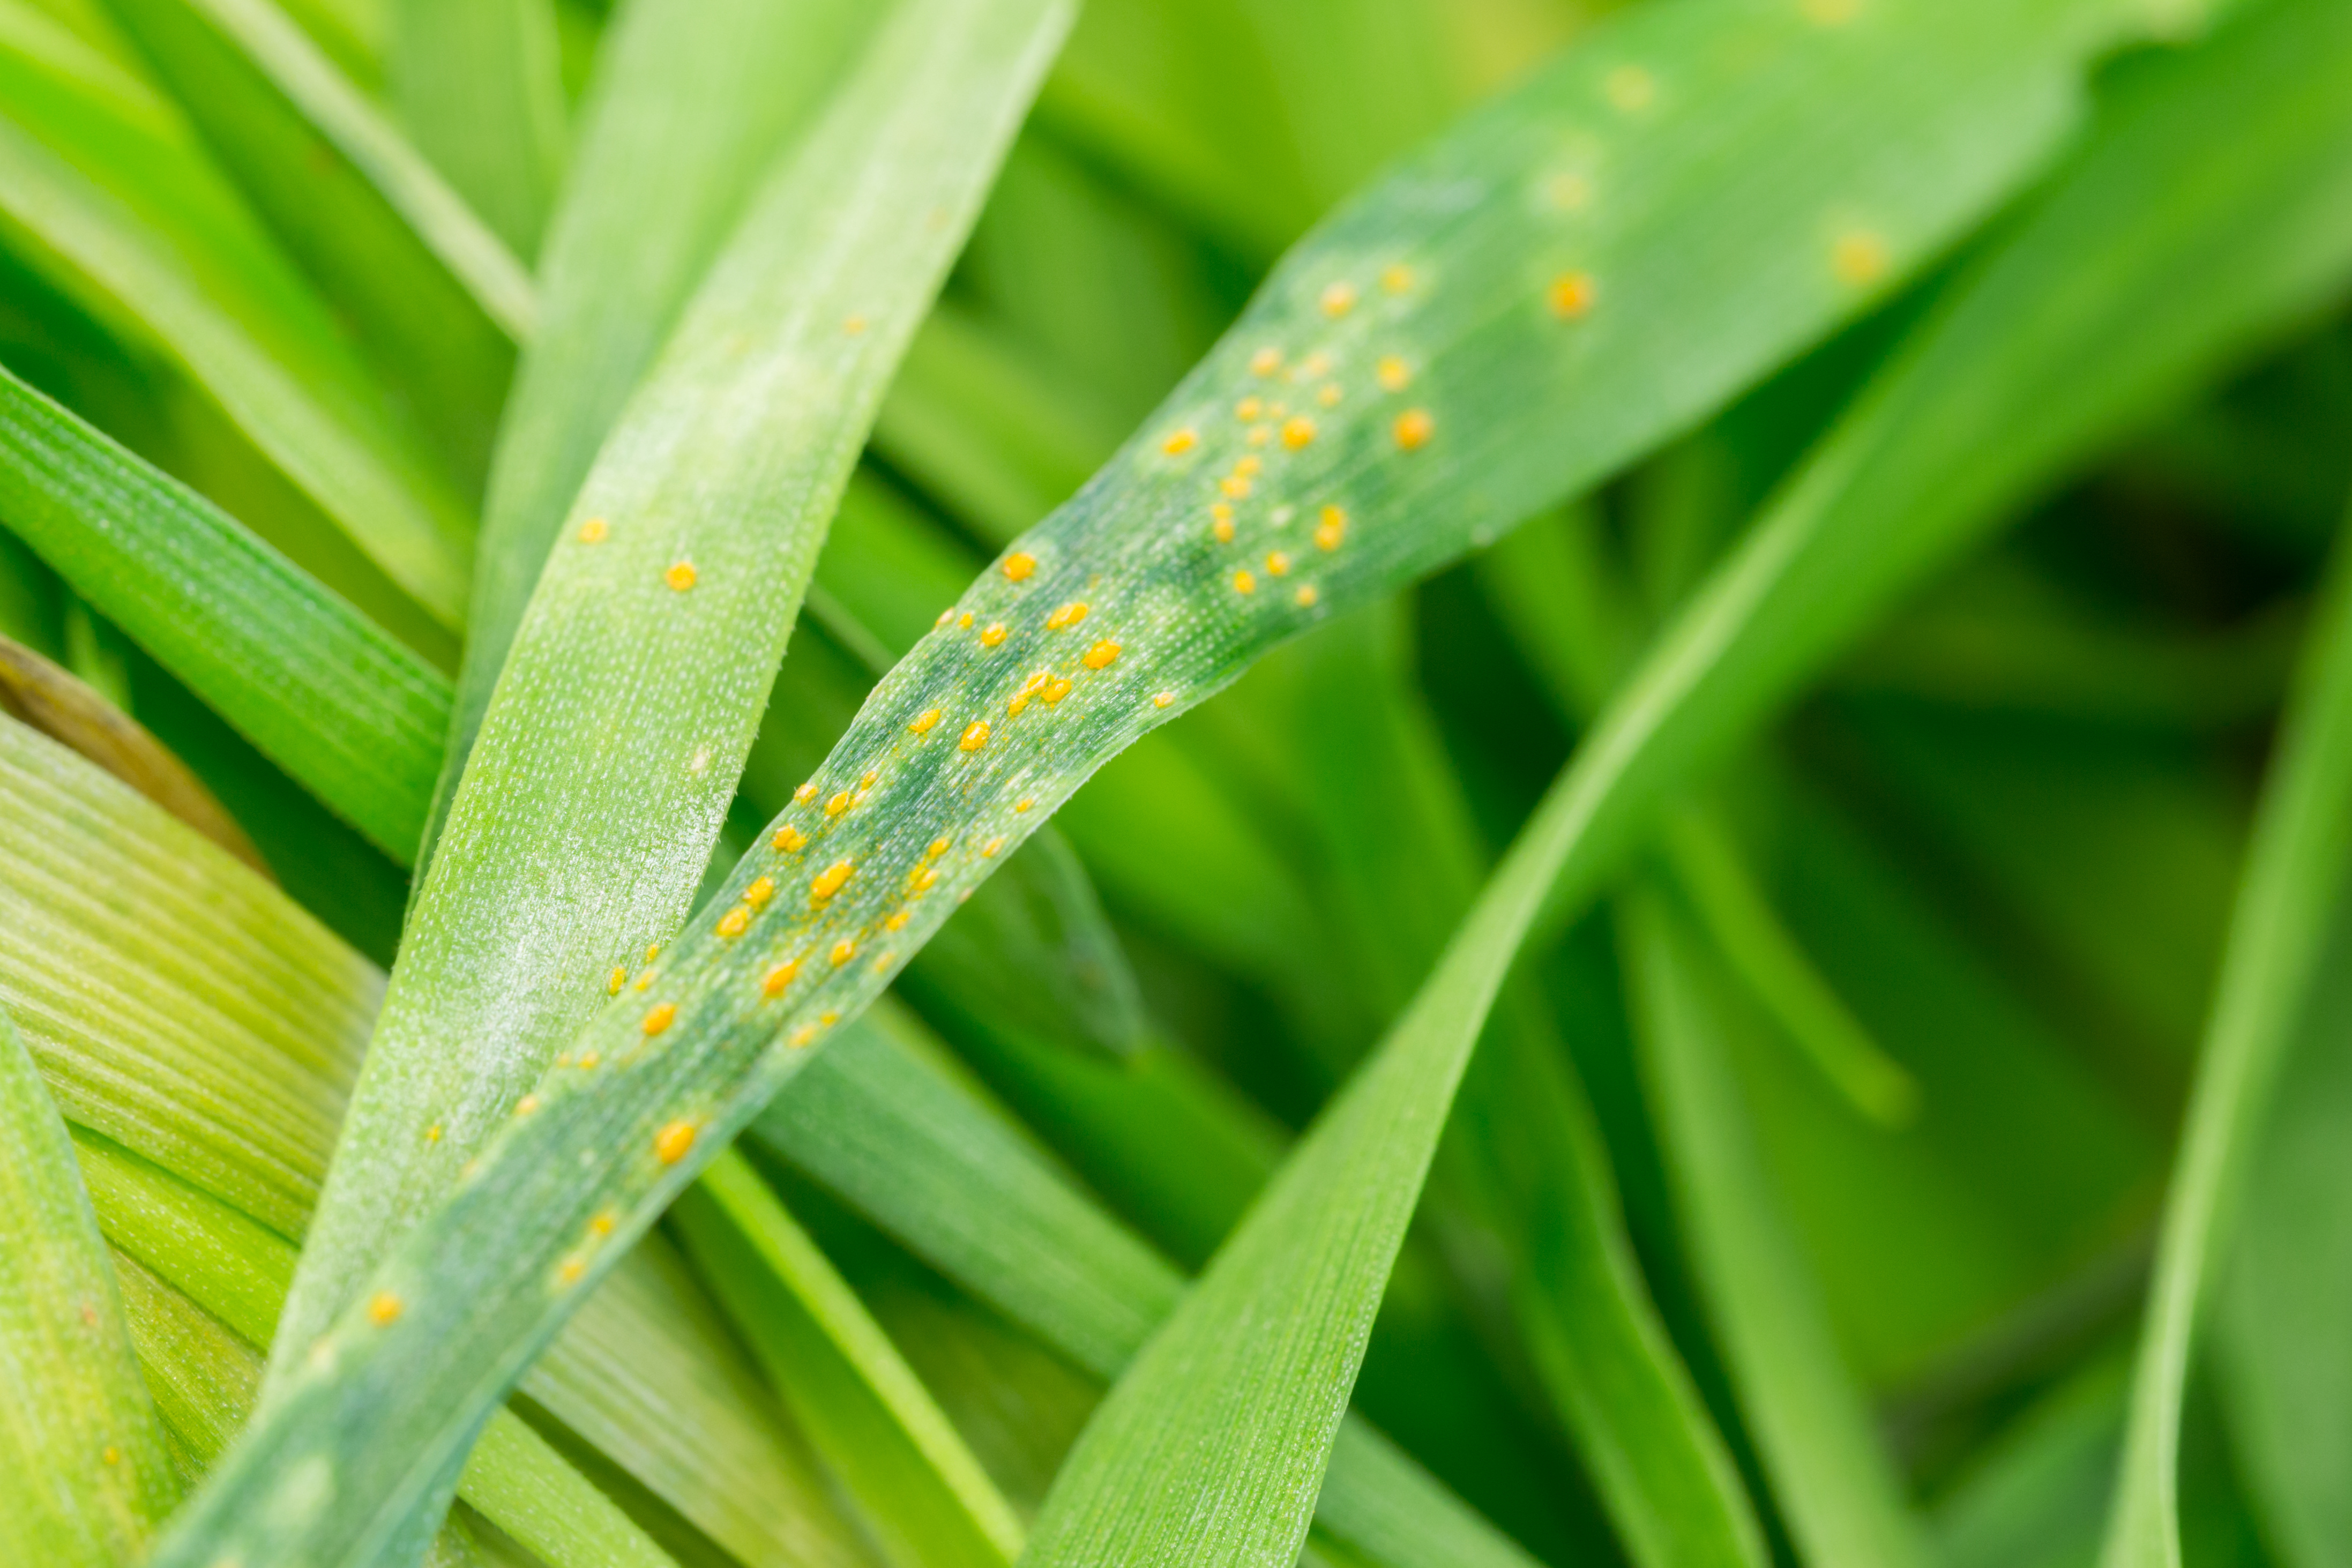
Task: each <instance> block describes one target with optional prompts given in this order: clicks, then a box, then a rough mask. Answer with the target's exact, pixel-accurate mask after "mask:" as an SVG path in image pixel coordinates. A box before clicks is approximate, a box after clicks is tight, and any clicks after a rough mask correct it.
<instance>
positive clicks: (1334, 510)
mask: <svg viewBox="0 0 2352 1568" xmlns="http://www.w3.org/2000/svg"><path fill="white" fill-rule="evenodd" d="M1347 537H1348V514H1347V513H1346V512H1345V511H1342V510H1340V509H1339V508H1338V507H1336V506H1327V507H1325V508H1324V509H1323V515H1322V516H1321V518H1320V519H1319V520H1318V521H1317V522H1316V524H1315V545H1316V548H1317V549H1318V550H1337V549H1339V546H1340V544H1341V543H1342V542H1344V541H1345V540H1346V539H1347Z"/></svg>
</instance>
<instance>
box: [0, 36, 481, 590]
mask: <svg viewBox="0 0 2352 1568" xmlns="http://www.w3.org/2000/svg"><path fill="white" fill-rule="evenodd" d="M0 104H5V106H6V109H7V113H6V115H5V117H0V168H5V178H0V214H5V217H6V230H7V237H8V240H9V243H10V244H11V246H12V247H15V248H16V249H18V250H19V251H20V252H21V253H22V254H24V255H25V256H26V259H27V260H28V261H29V262H31V263H32V264H33V265H34V266H35V267H36V268H38V269H40V270H41V271H42V272H43V273H44V274H46V275H47V276H48V277H50V278H51V279H53V280H54V281H55V282H56V283H57V285H58V287H59V288H60V289H63V290H64V291H65V292H67V293H68V294H69V295H71V296H73V297H75V298H76V299H78V300H82V301H83V302H84V303H85V304H86V305H87V306H88V307H89V309H90V310H92V311H93V313H95V314H96V315H97V316H98V317H99V318H100V320H102V321H106V322H107V323H108V324H109V325H110V328H112V329H113V330H115V331H117V332H118V333H121V334H126V335H128V336H129V337H130V338H131V340H132V341H133V342H142V343H152V346H153V347H154V348H155V349H156V350H158V351H160V352H161V353H162V354H163V356H164V357H165V358H166V359H167V360H168V361H170V362H172V363H174V364H176V365H177V366H178V367H179V368H180V369H181V370H183V371H184V372H185V374H187V376H188V377H189V379H190V380H191V381H193V382H194V384H196V385H198V386H200V387H202V388H203V389H204V391H205V393H206V394H207V395H209V396H211V397H212V398H213V399H214V400H215V402H217V403H218V405H220V407H221V409H222V410H223V411H224V412H225V413H226V415H227V416H228V417H229V418H230V419H231V420H232V421H233V422H234V423H235V424H236V426H237V428H238V429H239V430H241V431H242V432H243V433H244V434H245V435H246V437H247V438H248V439H250V440H251V441H252V443H253V444H254V446H255V447H257V449H259V450H260V451H261V452H262V453H263V454H264V455H265V456H266V457H267V458H268V459H269V461H270V462H271V463H273V464H275V465H276V466H277V468H278V469H279V470H281V471H282V472H283V473H284V474H285V475H286V477H287V478H288V479H290V480H292V481H293V483H294V484H295V486H296V487H297V488H298V489H301V490H302V491H303V492H304V493H305V494H306V495H308V496H309V497H310V499H311V500H314V501H316V502H317V503H318V505H319V506H320V510H323V511H325V512H326V513H327V515H328V516H329V517H331V519H333V520H334V521H335V522H336V524H337V525H338V526H340V527H341V529H342V530H343V531H344V532H345V533H347V534H348V535H350V537H351V539H352V542H353V543H354V544H356V545H357V546H358V547H359V548H360V549H361V550H362V551H363V552H366V554H367V555H368V556H369V557H370V559H372V560H373V562H374V563H376V564H377V565H378V566H380V567H382V568H383V571H384V573H385V574H386V575H387V576H389V577H390V578H391V579H392V580H393V581H394V583H396V584H399V585H400V586H401V588H403V589H404V591H406V592H407V593H408V594H409V595H412V596H413V597H415V600H416V602H417V603H418V604H419V605H422V606H423V607H424V608H425V610H426V611H427V612H429V613H430V614H431V615H432V616H435V618H436V619H437V620H438V621H440V622H441V624H443V625H445V626H457V625H458V624H459V622H460V621H461V620H462V618H463V616H464V614H465V598H466V578H467V550H468V548H469V543H470V536H471V532H472V528H471V523H470V521H469V519H468V518H467V513H466V509H465V508H464V507H463V506H462V505H461V504H460V503H459V502H458V501H457V498H456V496H455V495H454V494H453V493H452V491H451V490H450V489H449V487H448V485H447V484H446V482H445V481H444V480H443V479H440V478H439V477H438V475H437V474H436V472H435V469H434V467H433V465H432V464H431V463H430V462H429V461H428V460H427V459H426V458H425V455H424V454H423V452H422V450H421V448H420V447H419V445H418V443H417V442H416V441H415V440H414V439H412V438H411V437H408V436H407V435H406V433H405V429H404V426H402V425H401V424H400V423H399V421H398V420H397V419H396V417H395V416H394V414H393V412H392V410H391V406H390V405H389V403H388V402H387V400H386V399H385V397H384V396H383V394H382V393H381V392H380V391H378V389H377V388H376V386H375V384H374V383H373V379H372V378H371V376H370V375H369V374H368V372H367V370H366V369H365V368H364V367H363V366H362V364H361V363H360V361H359V359H358V358H357V356H356V355H355V353H353V352H352V350H351V349H350V348H349V347H347V346H346V344H345V343H344V341H343V339H342V337H341V333H340V331H339V330H338V329H337V327H336V326H335V324H334V321H333V320H332V318H331V315H330V314H329V311H328V310H327V307H326V306H325V304H324V303H323V302H321V301H320V300H319V298H318V297H317V295H316V294H314V293H313V292H312V290H311V289H310V285H309V284H308V282H306V281H305V279H303V278H302V276H301V275H300V274H299V272H297V271H296V270H295V268H294V267H293V264H292V263H291V262H290V261H289V260H288V259H287V258H286V257H285V256H284V255H283V254H282V253H281V252H280V251H279V250H278V248H277V247H276V244H275V242H274V241H273V240H272V239H271V238H270V237H269V236H268V234H266V233H265V232H263V231H262V229H261V228H260V226H258V224H257V220H256V219H255V218H254V216H253V215H252V214H251V213H250V212H249V211H248V209H247V207H246V205H244V203H243V202H242V201H241V200H240V198H239V197H238V196H237V195H236V192H235V191H234V190H232V189H231V188H230V187H229V186H228V185H227V184H226V183H225V182H224V180H223V179H222V177H221V176H220V174H218V173H217V172H216V171H215V168H214V167H213V165H212V164H211V163H210V162H209V161H208V160H207V159H206V158H205V154H204V153H203V151H202V149H201V148H199V147H198V146H197V145H196V144H195V143H194V140H193V139H192V136H191V133H190V132H188V130H187V129H186V127H185V126H184V124H182V123H181V121H179V120H178V119H177V118H176V117H175V116H174V115H173V113H172V111H171V110H170V108H169V106H168V105H166V104H164V103H163V102H162V101H161V100H158V99H157V98H156V97H155V96H154V95H153V93H152V91H150V89H147V88H146V87H145V86H144V85H143V84H142V83H141V82H140V81H138V80H137V79H134V78H132V77H131V76H129V75H127V74H126V73H125V72H123V71H122V69H121V68H119V67H117V66H115V65H114V64H113V63H112V62H110V61H109V60H107V59H106V58H103V57H101V56H99V55H97V54H95V53H93V52H91V51H89V49H87V48H86V47H84V46H82V45H80V44H79V42H77V41H76V40H74V39H73V38H72V37H70V36H69V35H66V34H63V33H61V32H58V31H57V30H55V28H54V26H53V25H52V24H49V23H47V21H46V20H45V19H44V18H42V17H40V16H37V15H36V14H33V13H30V12H28V11H26V9H25V8H24V7H23V6H22V5H21V4H18V3H16V0H11V3H10V4H9V5H5V6H0Z"/></svg>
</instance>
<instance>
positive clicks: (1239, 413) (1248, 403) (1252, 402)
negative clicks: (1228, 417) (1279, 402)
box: [1234, 397, 1265, 424]
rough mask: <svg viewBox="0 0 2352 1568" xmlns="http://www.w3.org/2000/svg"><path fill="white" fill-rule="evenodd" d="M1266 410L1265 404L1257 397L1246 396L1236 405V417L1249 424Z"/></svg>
mask: <svg viewBox="0 0 2352 1568" xmlns="http://www.w3.org/2000/svg"><path fill="white" fill-rule="evenodd" d="M1264 412H1265V404H1263V403H1261V402H1259V401H1258V400H1257V399H1256V398H1255V397H1244V398H1243V399H1242V400H1241V401H1240V402H1239V403H1236V404H1234V418H1236V419H1238V420H1240V421H1242V422H1243V423H1244V424H1247V423H1249V422H1250V421H1252V420H1254V419H1255V418H1256V417H1257V416H1259V415H1260V414H1263V413H1264Z"/></svg>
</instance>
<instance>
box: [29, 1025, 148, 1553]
mask: <svg viewBox="0 0 2352 1568" xmlns="http://www.w3.org/2000/svg"><path fill="white" fill-rule="evenodd" d="M0 1379H5V1384H6V1386H5V1390H0V1445H5V1453H0V1522H5V1529H6V1533H7V1537H8V1540H9V1542H11V1544H12V1546H13V1547H14V1548H15V1549H16V1550H18V1551H21V1552H25V1553H26V1554H27V1556H26V1561H33V1560H38V1561H39V1562H41V1563H55V1564H57V1565H58V1568H126V1565H127V1564H130V1563H135V1562H137V1561H139V1559H140V1558H141V1557H142V1555H143V1554H144V1553H145V1552H146V1549H147V1545H148V1542H149V1538H150V1537H151V1536H152V1534H153V1532H154V1531H155V1530H156V1529H157V1528H158V1527H159V1526H160V1525H161V1524H162V1522H163V1518H164V1516H165V1515H167V1514H169V1513H170V1512H171V1510H172V1507H173V1504H174V1503H175V1502H177V1501H178V1500H179V1491H180V1488H179V1478H178V1477H177V1476H176V1475H174V1474H173V1468H172V1460H171V1456H170V1454H169V1453H168V1452H167V1451H166V1450H165V1448H164V1446H163V1428H162V1426H159V1425H158V1424H157V1421H156V1417H155V1405H154V1402H153V1400H152V1398H151V1397H150V1396H149V1394H148V1393H147V1387H146V1384H143V1383H142V1382H141V1381H140V1377H139V1363H138V1362H137V1360H136V1359H135V1358H134V1356H133V1355H132V1352H131V1339H130V1333H129V1331H128V1329H127V1328H126V1327H125V1325H124V1323H123V1318H122V1300H121V1296H120V1294H119V1293H118V1292H117V1289H116V1287H115V1281H114V1271H113V1269H112V1268H111V1266H110V1263H109V1261H108V1259H107V1256H106V1247H105V1244H104V1243H103V1242H102V1241H100V1239H99V1233H98V1221H97V1218H96V1217H95V1216H94V1215H91V1213H90V1210H89V1197H88V1196H87V1195H86V1194H84V1193H83V1191H82V1185H81V1178H80V1176H79V1173H77V1172H76V1170H75V1168H74V1160H73V1144H72V1143H71V1142H70V1141H69V1140H68V1138H67V1136H66V1128H65V1123H64V1122H63V1121H60V1120H58V1112H57V1107H56V1106H55V1104H54V1103H53V1102H52V1101H51V1100H50V1099H49V1096H48V1091H47V1089H44V1088H43V1087H42V1085H41V1075H40V1073H39V1071H38V1070H37V1069H36V1068H35V1067H34V1066H33V1058H32V1056H31V1055H30V1053H28V1052H27V1051H26V1049H25V1044H24V1042H23V1041H22V1040H21V1039H19V1038H18V1037H17V1035H16V1026H15V1025H14V1024H12V1023H10V1022H9V1019H8V1015H7V1013H6V1012H5V1010H0Z"/></svg>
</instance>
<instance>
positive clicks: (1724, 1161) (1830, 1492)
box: [1623, 891, 1927, 1568]
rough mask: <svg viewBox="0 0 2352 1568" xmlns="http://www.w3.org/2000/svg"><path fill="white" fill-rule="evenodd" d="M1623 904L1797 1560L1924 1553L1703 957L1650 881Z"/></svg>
mask: <svg viewBox="0 0 2352 1568" xmlns="http://www.w3.org/2000/svg"><path fill="white" fill-rule="evenodd" d="M1623 919H1624V922H1625V929H1624V938H1623V940H1624V943H1625V948H1626V961H1627V969H1628V971H1629V973H1630V974H1631V976H1632V980H1633V991H1634V994H1635V996H1636V997H1637V998H1638V1005H1637V1006H1636V1009H1635V1011H1636V1015H1637V1019H1638V1023H1639V1025H1640V1027H1639V1030H1638V1035H1639V1037H1640V1039H1641V1044H1642V1050H1643V1077H1644V1079H1645V1087H1646V1089H1647V1090H1648V1092H1649V1096H1650V1098H1651V1100H1652V1102H1653V1104H1654V1116H1655V1118H1656V1120H1657V1122H1658V1126H1659V1134H1660V1142H1661V1143H1663V1144H1664V1151H1665V1154H1666V1161H1667V1168H1668V1171H1669V1173H1670V1175H1671V1176H1672V1177H1673V1179H1674V1184H1675V1189H1676V1192H1675V1196H1676V1198H1677V1205H1676V1207H1677V1211H1678V1214H1679V1215H1680V1217H1681V1220H1682V1224H1683V1227H1684V1232H1685V1236H1686V1237H1687V1245H1688V1247H1689V1251H1690V1255H1691V1257H1692V1259H1693V1262H1694V1264H1695V1266H1696V1269H1697V1272H1698V1274H1699V1278H1700V1283H1701V1286H1702V1289H1703V1290H1704V1293H1705V1296H1706V1303H1707V1306H1708V1308H1709V1316H1710V1318H1711V1320H1712V1321H1713V1322H1714V1325H1715V1329H1716V1334H1717V1341H1718V1342H1719V1343H1721V1345H1722V1346H1723V1349H1724V1354H1725V1359H1726V1360H1727V1363H1728V1364H1729V1369H1730V1372H1731V1376H1732V1379H1733V1383H1734V1385H1735V1386H1736V1387H1737V1389H1738V1394H1739V1403H1740V1408H1741V1410H1742V1411H1743V1412H1744V1413H1745V1415H1747V1418H1748V1427H1749V1429H1750V1430H1751V1431H1752V1432H1753V1433H1754V1435H1755V1439H1756V1445H1757V1448H1758V1451H1759V1455H1760V1457H1761V1458H1762V1460H1763V1463H1764V1466H1765V1470H1766V1473H1767V1474H1768V1475H1769V1476H1770V1477H1771V1479H1772V1483H1773V1495H1774V1497H1775V1498H1776V1499H1777V1500H1778V1501H1779V1504H1780V1510H1781V1515H1782V1517H1783V1518H1785V1519H1786V1520H1787V1521H1788V1523H1789V1530H1790V1534H1791V1536H1792V1537H1793V1538H1794V1539H1795V1542H1796V1543H1797V1547H1798V1550H1799V1552H1800V1553H1801V1555H1802V1557H1803V1559H1804V1561H1806V1562H1808V1563H1820V1564H1822V1565H1823V1568H1832V1565H1844V1564H1852V1565H1853V1568H1860V1565H1862V1564H1864V1563H1869V1564H1873V1565H1874V1568H1904V1565H1906V1564H1924V1563H1927V1547H1926V1542H1924V1540H1923V1539H1922V1538H1921V1536H1920V1533H1919V1531H1918V1528H1917V1526H1916V1523H1915V1522H1914V1521H1912V1519H1911V1518H1910V1516H1909V1514H1908V1512H1907V1510H1906V1508H1905V1505H1904V1501H1903V1489H1902V1480H1901V1478H1900V1477H1899V1476H1897V1475H1896V1473H1895V1467H1894V1461H1893V1459H1892V1458H1891V1457H1890V1456H1889V1455H1888V1454H1887V1452H1886V1450H1885V1447H1883V1446H1882V1444H1881V1443H1880V1441H1879V1438H1878V1434H1877V1432H1876V1430H1875V1429H1874V1426H1873V1424H1872V1421H1871V1415H1870V1406H1869V1402H1868V1400H1867V1399H1866V1398H1865V1396H1864V1394H1863V1391H1862V1389H1861V1387H1860V1386H1859V1384H1857V1383H1856V1382H1855V1380H1854V1378H1853V1373H1851V1371H1849V1370H1848V1368H1847V1367H1846V1365H1845V1363H1844V1362H1843V1359H1842V1357H1841V1355H1840V1353H1839V1351H1838V1347H1837V1342H1836V1340H1835V1338H1834V1337H1833V1336H1832V1331H1831V1328H1830V1323H1829V1315H1828V1312H1827V1310H1826V1309H1825V1307H1824V1306H1823V1304H1822V1300H1821V1294H1820V1289H1819V1287H1818V1286H1817V1285H1816V1284H1815V1283H1814V1281H1813V1280H1812V1279H1811V1277H1810V1276H1809V1275H1808V1274H1807V1273H1806V1271H1805V1265H1804V1262H1803V1250H1802V1248H1801V1246H1800V1244H1799V1242H1798V1239H1797V1237H1796V1235H1795V1233H1794V1232H1793V1231H1792V1230H1791V1229H1790V1226H1789V1222H1788V1219H1787V1217H1786V1216H1785V1215H1783V1214H1782V1213H1781V1212H1780V1209H1779V1207H1778V1206H1777V1205H1775V1204H1774V1202H1773V1200H1772V1196H1771V1186H1770V1178H1769V1174H1768V1173H1766V1171H1765V1169H1764V1165H1763V1157H1762V1155H1761V1153H1760V1152H1759V1150H1758V1149H1757V1147H1756V1138H1755V1132H1754V1131H1753V1129H1752V1128H1751V1127H1750V1126H1749V1125H1748V1113H1747V1111H1746V1109H1745V1108H1744V1107H1743V1106H1741V1105H1740V1103H1739V1101H1738V1093H1739V1087H1738V1084H1739V1080H1738V1074H1737V1072H1736V1071H1735V1069H1734V1066H1733V1062H1732V1059H1731V1056H1730V1049H1729V1047H1728V1044H1727V1041H1726V1039H1725V1033H1726V1028H1725V1025H1724V1022H1723V1019H1722V1016H1721V1011H1720V1007H1721V1005H1720V1003H1719V1002H1718V1001H1717V1000H1716V999H1715V998H1713V997H1711V996H1710V995H1708V994H1707V991H1706V986H1707V978H1706V970H1705V968H1704V966H1703V961H1701V960H1699V959H1698V958H1697V957H1696V947H1695V943H1694V942H1693V941H1692V938H1691V936H1690V934H1689V932H1688V931H1687V930H1686V929H1684V928H1683V927H1682V926H1680V925H1678V924H1677V923H1675V916H1673V915H1671V914H1669V913H1667V912H1666V910H1664V907H1663V906H1662V904H1661V903H1660V901H1659V899H1658V895H1657V894H1656V893H1655V892H1654V891H1650V892H1646V893H1637V894H1635V895H1633V896H1630V897H1629V899H1628V900H1627V905H1626V908H1625V909H1624V911H1623Z"/></svg>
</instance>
